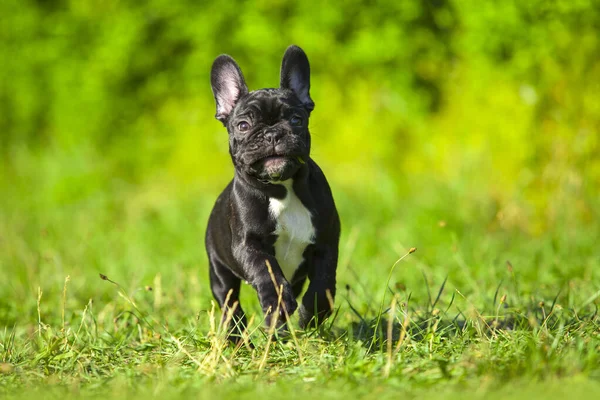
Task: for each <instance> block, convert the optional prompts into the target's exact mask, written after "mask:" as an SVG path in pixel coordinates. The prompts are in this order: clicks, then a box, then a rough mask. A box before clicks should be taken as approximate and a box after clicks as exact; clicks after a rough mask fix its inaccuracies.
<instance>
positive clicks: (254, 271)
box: [234, 239, 298, 328]
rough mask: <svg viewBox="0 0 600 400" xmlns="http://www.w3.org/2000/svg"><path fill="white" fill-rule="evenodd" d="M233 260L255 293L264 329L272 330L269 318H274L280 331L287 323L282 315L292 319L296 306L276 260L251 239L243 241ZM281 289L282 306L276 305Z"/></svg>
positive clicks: (256, 241) (292, 294) (288, 284)
mask: <svg viewBox="0 0 600 400" xmlns="http://www.w3.org/2000/svg"><path fill="white" fill-rule="evenodd" d="M234 257H236V259H237V261H238V263H239V264H240V265H241V266H242V268H243V269H244V275H245V278H246V280H247V281H248V283H250V285H252V287H254V289H255V290H256V292H257V293H258V299H259V301H260V305H261V307H262V310H263V312H264V314H265V323H266V326H267V327H271V323H272V318H273V316H275V318H277V327H278V328H282V327H283V326H284V325H285V322H286V319H285V312H286V311H287V313H288V315H292V313H294V311H296V308H297V307H298V303H297V302H296V298H295V297H294V293H293V290H292V286H291V285H290V283H289V282H288V281H287V280H286V279H285V276H284V275H283V272H282V271H281V268H280V266H279V263H278V262H277V260H276V259H275V256H274V255H273V254H270V253H269V252H268V251H266V250H265V249H263V248H262V244H261V242H260V240H253V239H250V240H245V241H244V242H243V244H240V245H239V246H238V247H237V248H236V251H235V252H234ZM267 261H268V262H269V264H270V265H271V271H272V273H273V276H271V273H270V272H269V267H268V266H267ZM273 279H275V282H273ZM276 285H277V286H276ZM280 288H281V289H282V294H281V304H278V303H279V295H278V292H279V290H280ZM278 306H279V307H278ZM284 308H285V311H284ZM276 310H279V312H278V314H277V315H275V311H276Z"/></svg>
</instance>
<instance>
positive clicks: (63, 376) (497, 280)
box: [0, 182, 600, 399]
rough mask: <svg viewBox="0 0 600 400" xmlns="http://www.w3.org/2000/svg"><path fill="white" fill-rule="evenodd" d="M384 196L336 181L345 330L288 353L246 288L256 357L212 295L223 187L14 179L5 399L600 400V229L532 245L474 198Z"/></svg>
mask: <svg viewBox="0 0 600 400" xmlns="http://www.w3.org/2000/svg"><path fill="white" fill-rule="evenodd" d="M384 183H385V182H384ZM80 186H81V187H83V188H85V187H88V186H85V185H83V184H81V185H80ZM365 186H366V187H368V188H369V190H368V191H367V193H369V194H366V195H365V194H364V192H363V193H360V192H355V191H353V190H352V189H351V188H347V187H343V186H336V185H335V182H334V192H335V194H336V199H337V202H338V206H339V209H340V213H341V217H342V222H343V230H344V233H343V236H342V240H341V245H340V248H341V256H340V263H339V273H338V296H337V299H336V317H335V318H334V319H330V320H329V321H328V322H327V323H326V324H325V326H324V327H323V328H322V329H320V330H319V331H309V332H301V331H299V330H296V331H295V338H293V339H291V340H289V341H287V342H276V343H269V341H268V340H267V335H266V334H265V332H264V330H263V329H262V328H261V321H262V315H261V313H260V307H259V305H258V302H257V300H256V296H255V294H254V293H253V292H252V290H251V289H249V288H248V287H245V288H244V289H243V292H242V296H243V297H242V301H243V302H244V304H245V308H246V310H247V311H248V312H249V314H250V316H252V318H253V319H252V321H251V327H252V334H251V340H252V341H253V343H254V344H255V345H256V348H255V349H253V350H251V349H249V348H247V347H246V346H242V347H240V348H232V347H229V346H227V345H226V343H225V340H224V332H222V330H221V329H219V326H218V321H219V319H220V314H219V311H218V309H215V307H214V304H213V302H212V297H211V294H210V289H209V284H208V278H207V264H206V257H205V255H204V248H203V245H202V238H203V230H204V227H205V222H206V218H207V215H208V212H209V211H210V207H211V205H212V202H213V200H214V198H215V196H216V194H217V192H216V190H214V189H209V190H203V191H200V188H201V187H202V186H201V185H200V184H198V185H190V186H188V189H181V188H179V189H175V188H174V187H173V186H172V185H167V184H164V183H163V182H153V183H149V184H146V185H132V186H123V185H113V186H107V187H108V189H105V190H98V191H93V190H91V189H90V193H91V194H89V193H88V194H86V195H82V200H79V201H76V202H72V203H68V202H59V201H57V200H55V199H49V198H48V197H44V196H30V195H29V194H28V192H27V191H28V188H27V185H25V184H23V185H19V184H18V183H16V182H15V184H14V185H8V184H5V185H4V188H5V193H10V194H11V195H12V196H10V197H6V198H5V200H4V201H3V204H4V206H3V207H2V209H1V214H0V217H1V218H0V282H2V283H1V284H0V393H1V394H2V396H3V398H20V397H31V396H38V395H44V398H65V397H66V398H70V397H78V396H81V395H85V396H90V397H105V398H106V397H108V398H137V397H140V398H142V397H148V396H152V397H158V396H160V397H163V396H171V397H177V396H178V397H181V398H184V397H190V396H195V397H201V398H227V397H236V398H242V399H243V398H253V399H254V398H257V397H260V396H263V397H269V398H272V397H280V398H298V397H303V398H306V397H311V396H313V397H316V396H318V397H327V398H398V397H403V398H406V397H408V398H417V397H424V398H455V397H456V398H458V397H459V396H464V394H465V393H467V394H468V395H469V396H471V397H478V398H484V397H485V398H507V397H512V398H515V397H516V398H531V397H536V398H537V397H539V398H560V397H564V396H568V395H571V396H575V395H578V394H580V395H587V396H589V397H594V394H595V395H597V394H600V330H599V318H598V316H597V305H598V303H599V298H600V281H599V278H598V275H597V270H598V267H599V266H600V264H599V259H598V252H597V248H598V247H597V238H598V237H600V235H599V233H600V226H599V225H598V223H597V222H595V221H593V220H592V221H591V222H588V223H584V222H577V221H569V220H564V221H560V220H559V222H558V223H557V225H556V227H555V228H554V229H549V230H547V231H546V232H545V233H543V234H542V235H537V236H533V235H530V234H527V233H523V232H522V231H521V230H519V229H516V228H511V227H506V226H501V224H500V223H499V222H498V219H499V218H500V217H499V216H498V214H497V212H496V211H495V210H494V209H493V206H492V205H490V203H489V202H488V201H487V200H485V198H484V199H483V200H481V199H477V198H473V197H472V196H469V194H468V193H467V192H465V191H463V190H462V189H461V188H460V187H455V188H449V187H447V186H444V185H442V184H437V183H433V182H432V183H429V184H428V185H427V187H424V188H422V189H419V188H418V187H417V188H416V189H413V190H412V191H411V192H410V195H406V194H402V193H399V192H394V191H388V192H386V190H388V189H386V188H388V185H385V184H382V183H381V182H376V183H365ZM75 188H77V186H75ZM194 188H195V189H194ZM359 193H360V194H359ZM432 193H438V194H439V195H438V196H437V197H436V196H432V195H431V194H432ZM42 194H43V192H42ZM453 198H455V199H460V198H463V199H467V201H464V202H463V203H462V204H461V205H460V206H458V205H456V204H457V203H454V202H452V201H449V199H453ZM373 199H379V200H377V201H376V202H373ZM399 204H401V206H399ZM413 246H414V247H417V251H416V252H415V253H413V254H410V255H409V256H407V257H406V258H405V259H403V260H402V261H400V262H398V263H397V264H396V266H395V268H394V269H393V270H392V265H394V263H395V261H396V260H398V259H399V258H400V257H401V256H402V255H403V254H405V253H406V252H407V250H408V249H409V248H410V247H413ZM99 274H104V275H106V276H107V277H108V278H109V279H110V280H112V281H114V282H116V283H118V284H113V283H111V282H110V281H108V280H103V279H101V277H100V275H99ZM388 275H389V277H390V281H389V284H388V285H387V287H386V281H387V279H388ZM380 311H381V312H380ZM292 319H293V321H294V323H295V321H296V320H295V319H294V318H292ZM296 326H297V325H296Z"/></svg>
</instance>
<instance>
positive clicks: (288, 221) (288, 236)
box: [269, 179, 315, 282]
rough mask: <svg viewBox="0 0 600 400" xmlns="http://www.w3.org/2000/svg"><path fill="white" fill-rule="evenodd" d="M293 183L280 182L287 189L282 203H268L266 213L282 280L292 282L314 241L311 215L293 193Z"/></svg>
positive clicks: (276, 201)
mask: <svg viewBox="0 0 600 400" xmlns="http://www.w3.org/2000/svg"><path fill="white" fill-rule="evenodd" d="M292 182H293V181H292V180H291V179H289V180H287V181H285V182H281V184H282V185H283V186H285V188H286V189H287V195H286V196H285V198H283V199H276V198H270V199H269V213H270V214H271V216H272V217H273V218H275V222H276V226H275V231H274V232H273V233H274V234H276V235H277V240H276V241H275V258H276V259H277V262H278V263H279V266H280V267H281V270H282V271H283V275H284V276H285V278H286V279H287V280H288V281H290V282H291V279H292V277H293V276H294V273H295V272H296V270H297V269H298V267H299V266H300V264H302V261H304V257H303V253H304V250H305V249H306V246H308V245H309V244H311V243H314V240H315V228H314V226H313V224H312V220H311V218H310V211H308V209H307V208H306V207H304V204H302V202H301V201H300V199H299V198H298V196H296V193H294V189H293V188H292Z"/></svg>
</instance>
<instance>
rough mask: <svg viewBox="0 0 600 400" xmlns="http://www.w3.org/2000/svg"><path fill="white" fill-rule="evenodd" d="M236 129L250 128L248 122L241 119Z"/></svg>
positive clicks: (243, 130) (242, 130)
mask: <svg viewBox="0 0 600 400" xmlns="http://www.w3.org/2000/svg"><path fill="white" fill-rule="evenodd" d="M238 129H239V131H240V132H246V131H247V130H248V129H250V124H249V123H248V122H246V121H242V122H240V123H239V124H238Z"/></svg>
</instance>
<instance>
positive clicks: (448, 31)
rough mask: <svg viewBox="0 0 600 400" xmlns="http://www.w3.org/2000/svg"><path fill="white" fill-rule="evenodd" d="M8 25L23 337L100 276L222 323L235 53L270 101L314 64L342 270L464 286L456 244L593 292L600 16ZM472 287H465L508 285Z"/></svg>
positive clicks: (146, 16)
mask: <svg viewBox="0 0 600 400" xmlns="http://www.w3.org/2000/svg"><path fill="white" fill-rule="evenodd" d="M0 15H1V16H2V17H1V23H0V59H1V60H2V62H1V64H0V76H1V79H0V157H1V164H0V165H1V168H2V173H1V174H0V192H1V193H2V195H1V200H0V251H2V253H3V256H2V258H1V260H0V263H1V264H0V279H1V281H2V282H3V283H2V284H0V298H1V299H2V300H0V303H2V306H1V307H0V310H1V314H0V317H1V318H4V320H5V323H6V324H7V325H8V324H9V323H14V322H15V321H17V320H18V319H19V317H18V314H19V312H18V311H17V310H19V309H18V307H17V304H30V305H31V307H30V308H29V311H28V312H29V313H30V314H31V315H34V314H35V307H34V301H35V293H36V290H37V287H38V286H40V285H42V286H43V283H44V282H54V283H53V284H51V285H50V286H51V288H46V290H50V293H59V292H60V290H61V288H62V282H63V277H64V276H66V275H67V274H70V275H72V276H73V281H74V282H77V283H76V285H77V287H78V291H80V294H79V295H80V296H81V300H82V301H84V300H85V299H87V298H89V295H90V294H91V293H96V292H95V291H96V290H97V288H95V287H94V286H93V284H92V283H91V282H95V281H93V280H92V279H97V278H96V276H97V275H96V273H97V272H104V273H109V274H111V275H110V276H112V277H116V278H119V279H121V280H122V281H125V282H130V280H133V281H132V283H131V285H132V287H135V285H136V284H138V283H140V282H147V281H148V280H151V279H152V278H153V277H155V276H156V273H157V271H158V272H161V271H162V273H163V276H164V279H165V280H166V281H167V283H165V284H168V283H169V282H170V284H171V285H173V286H174V287H179V286H181V287H183V288H182V289H181V290H182V292H181V293H201V296H199V297H195V298H193V299H192V300H186V301H190V302H192V303H193V305H194V306H196V305H202V306H207V304H208V302H209V299H210V295H209V294H208V289H207V285H206V281H205V272H206V270H205V268H206V260H205V256H204V250H203V248H202V245H201V243H202V235H203V229H204V224H205V221H206V216H207V213H208V211H209V210H210V207H211V205H212V203H213V201H214V199H215V197H216V195H217V193H218V192H219V191H220V190H221V189H222V188H223V187H224V185H225V184H226V182H227V181H228V180H229V179H230V177H231V174H232V168H231V166H230V159H229V155H228V151H227V140H226V132H225V130H224V129H223V127H222V126H221V125H220V123H219V122H217V121H216V120H215V119H214V118H213V115H214V104H213V98H212V93H211V90H210V86H209V70H210V66H211V63H212V61H213V59H214V58H215V57H216V56H217V55H218V54H220V53H228V54H230V55H232V56H234V58H236V60H237V61H238V62H239V63H240V65H241V67H242V70H243V71H244V73H245V76H246V80H247V82H248V83H249V85H250V88H251V89H256V88H260V87H270V86H271V87H272V86H274V85H276V84H277V82H278V72H279V65H280V61H281V56H282V54H283V51H284V50H285V48H286V47H287V46H288V45H289V44H292V43H295V44H298V45H300V46H301V47H303V48H304V50H305V51H306V52H307V54H308V56H309V59H310V60H311V67H312V88H313V89H312V94H313V98H314V100H315V103H316V109H315V112H314V113H313V117H312V118H311V127H310V128H311V132H312V134H313V157H314V158H315V159H316V160H317V162H319V163H320V164H321V166H322V167H323V169H324V170H325V171H326V173H327V175H328V177H329V180H330V182H331V185H332V187H333V190H334V193H335V196H336V200H337V202H338V205H339V208H340V212H341V214H342V222H343V225H344V236H343V238H342V246H349V247H346V248H343V249H346V250H345V252H344V250H343V252H342V259H341V260H340V263H341V264H340V265H341V268H342V269H343V267H344V266H345V265H348V264H351V263H353V262H354V263H356V262H357V261H356V260H359V261H358V262H359V263H360V268H364V269H370V270H372V271H376V272H377V271H379V272H381V273H383V272H382V271H386V270H387V269H388V268H389V266H390V265H391V263H392V262H393V260H394V259H396V258H397V255H398V254H402V253H403V252H404V251H405V249H406V248H408V247H411V246H417V247H419V248H420V249H422V250H423V253H420V254H421V257H422V258H421V260H422V262H423V264H422V265H421V266H422V267H423V268H425V269H426V270H427V271H428V272H430V273H432V274H434V275H437V276H443V275H445V274H447V273H449V272H450V273H452V271H454V270H455V269H457V268H461V267H460V265H461V264H460V263H448V261H447V260H448V258H449V257H451V255H450V251H451V249H452V248H453V247H452V246H455V247H456V246H457V245H460V244H461V243H464V242H470V243H471V244H472V245H473V250H472V253H470V256H471V257H473V259H475V258H476V257H477V255H478V254H480V253H485V252H491V251H492V250H490V249H491V248H492V247H493V246H491V245H490V243H491V242H490V240H494V239H493V238H497V237H498V235H504V236H502V237H503V238H511V239H502V240H501V242H502V243H503V244H501V245H494V246H496V247H493V251H497V253H498V254H497V255H496V257H497V258H498V259H500V260H501V259H503V257H505V254H506V253H505V251H507V250H509V249H510V250H511V251H512V254H520V256H519V255H517V256H515V257H522V258H523V259H524V260H526V262H527V263H528V265H529V266H530V267H531V268H530V269H528V270H527V271H528V272H527V274H529V275H528V277H529V278H531V282H532V283H531V285H535V284H536V277H537V276H538V272H537V269H538V268H540V267H541V266H543V267H544V268H547V269H548V270H549V271H551V274H553V275H552V276H553V279H554V278H557V277H558V278H560V277H561V276H563V275H562V274H566V272H565V271H564V269H563V266H562V264H561V262H560V261H557V259H556V258H554V256H545V255H544V254H547V253H543V252H542V251H541V250H540V249H546V248H552V249H553V251H555V253H556V254H561V252H563V254H564V251H567V250H569V251H572V252H573V253H569V254H574V255H572V256H570V257H574V258H575V261H574V262H573V266H571V267H569V268H570V269H569V273H570V274H571V275H569V276H570V277H573V276H574V277H579V278H580V279H582V280H584V281H585V280H587V279H589V277H590V276H589V274H590V271H591V270H592V268H593V265H597V261H598V260H597V254H596V253H595V252H594V243H597V240H598V235H599V233H600V225H599V224H598V219H599V217H600V215H599V213H600V211H599V207H598V206H599V204H600V203H599V199H598V188H599V185H600V156H599V154H600V136H599V133H598V131H599V128H600V97H599V96H598V93H600V59H599V57H598V55H599V54H600V36H599V35H598V32H599V29H600V5H599V3H598V2H597V1H594V0H553V1H548V0H532V1H516V0H514V1H513V0H502V1H494V2H476V1H457V0H432V1H425V0H420V1H380V2H365V1H345V2H337V1H320V2H313V1H302V2H285V1H277V0H270V1H267V0H261V1H239V0H235V1H226V2H207V1H192V0H188V1H173V0H150V1H146V2H139V1H123V0H121V1H117V0H102V1H100V0H88V1H79V0H72V1H67V0H53V1H41V0H38V1H34V0H28V1H25V0H22V1H17V0H6V1H2V2H1V4H0ZM443 227H446V228H447V229H445V230H444V229H441V228H443ZM580 232H585V233H586V235H584V236H578V233H580ZM539 237H543V238H544V239H543V240H538V239H537V238H539ZM494 243H496V242H494ZM455 247H454V248H455ZM596 247H597V246H596ZM350 248H352V249H353V250H352V251H353V253H351V252H350V251H349V250H348V249H350ZM555 253H552V254H555ZM467 257H469V255H467ZM468 261H469V260H468V259H467V261H466V262H467V263H468ZM448 264H452V265H448ZM175 266H179V267H181V268H179V267H177V268H176V267H175ZM479 271H480V272H479ZM472 273H473V277H472V278H471V277H468V276H467V277H465V276H462V275H460V276H461V277H460V276H459V277H458V278H456V279H457V280H458V281H461V280H464V281H466V282H470V283H471V285H470V288H471V289H472V290H477V283H476V279H479V278H481V277H482V276H483V277H485V276H488V275H487V274H490V272H486V268H480V269H474V270H473V271H472ZM178 274H179V275H178ZM477 274H480V275H477ZM133 275H135V278H132V276H133ZM413 275H415V277H414V278H411V277H407V278H406V279H407V282H408V283H409V284H410V283H411V282H412V283H414V284H415V286H416V285H418V283H417V282H419V279H421V277H420V276H419V275H418V274H413ZM467 275H468V274H467ZM190 276H196V278H190V279H188V278H189V277H190ZM342 276H343V275H342ZM365 279H372V280H373V281H380V280H381V275H377V273H376V274H373V276H372V277H371V278H368V277H367V278H365ZM451 279H452V278H451ZM413 281H414V282H413ZM552 282H554V281H552ZM178 285H179V286H178ZM186 285H189V287H188V286H186ZM188 289H189V290H188ZM186 290H187V291H186ZM106 291H107V292H110V289H106ZM180 296H182V298H183V297H184V295H183V294H180ZM194 299H195V300H194ZM171 301H172V302H173V303H176V302H177V301H178V299H177V297H176V296H175V295H174V297H173V299H172V300H171Z"/></svg>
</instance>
